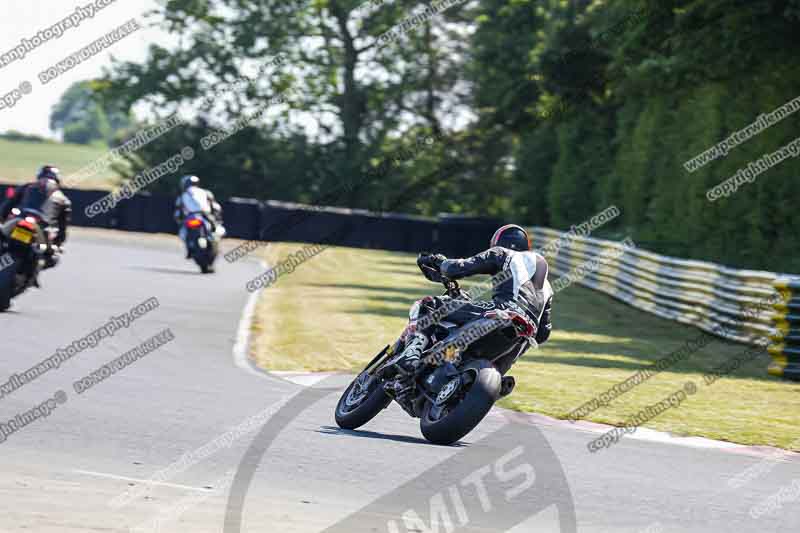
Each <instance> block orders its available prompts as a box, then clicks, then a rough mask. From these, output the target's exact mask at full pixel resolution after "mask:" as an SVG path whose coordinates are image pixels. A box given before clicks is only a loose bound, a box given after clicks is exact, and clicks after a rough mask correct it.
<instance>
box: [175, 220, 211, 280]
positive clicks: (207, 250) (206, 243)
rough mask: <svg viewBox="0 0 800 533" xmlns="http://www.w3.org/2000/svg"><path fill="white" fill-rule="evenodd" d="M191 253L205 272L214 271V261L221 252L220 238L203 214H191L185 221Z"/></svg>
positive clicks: (187, 241)
mask: <svg viewBox="0 0 800 533" xmlns="http://www.w3.org/2000/svg"><path fill="white" fill-rule="evenodd" d="M183 224H184V226H185V227H186V243H187V246H188V247H189V254H190V255H191V257H192V259H194V261H195V263H197V266H199V267H200V271H201V272H202V273H203V274H210V273H212V272H214V261H216V259H217V255H218V254H219V240H218V238H217V236H216V235H214V232H213V231H212V230H211V223H210V222H209V221H208V220H207V219H206V218H205V217H204V216H203V215H201V214H191V215H189V216H188V217H186V220H184V221H183Z"/></svg>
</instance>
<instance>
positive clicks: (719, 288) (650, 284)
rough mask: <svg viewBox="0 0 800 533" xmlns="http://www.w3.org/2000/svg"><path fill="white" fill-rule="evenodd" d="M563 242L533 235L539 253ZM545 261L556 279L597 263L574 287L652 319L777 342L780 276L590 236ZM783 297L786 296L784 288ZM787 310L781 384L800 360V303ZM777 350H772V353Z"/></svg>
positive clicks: (548, 234)
mask: <svg viewBox="0 0 800 533" xmlns="http://www.w3.org/2000/svg"><path fill="white" fill-rule="evenodd" d="M562 235H563V234H562V233H560V232H559V231H556V230H553V229H550V228H542V227H534V228H532V229H531V237H532V239H533V241H534V247H535V248H539V249H541V248H543V247H545V246H546V245H547V244H548V243H551V242H555V241H558V239H559V238H560V237H561V236H562ZM547 259H548V261H549V263H550V266H551V269H552V271H553V273H554V274H555V276H553V278H555V277H556V276H562V275H565V274H567V273H568V272H570V271H572V270H574V269H576V268H578V267H579V266H581V265H584V264H587V263H588V262H591V261H594V260H598V259H600V260H602V262H603V266H602V268H598V269H596V270H594V271H592V269H588V271H589V272H588V274H587V275H586V276H585V277H584V278H582V279H580V280H579V281H578V283H579V284H581V285H584V286H586V287H590V288H592V289H596V290H599V291H601V292H604V293H606V294H608V295H610V296H612V297H614V298H616V299H618V300H621V301H623V302H625V303H627V304H629V305H631V306H633V307H636V308H638V309H642V310H644V311H647V312H649V313H652V314H655V315H657V316H660V317H663V318H667V319H670V320H675V321H678V322H681V323H684V324H689V325H692V326H696V327H698V328H700V329H702V330H704V331H707V332H709V333H713V332H714V331H715V330H718V328H719V327H723V328H725V331H726V335H725V337H726V338H728V339H732V340H736V341H738V342H743V343H748V344H755V343H757V342H759V341H761V342H764V340H766V339H772V340H773V342H774V340H775V339H778V338H780V335H779V333H778V331H777V330H776V328H775V325H774V322H773V318H774V316H773V315H774V312H775V309H776V308H781V307H780V306H781V305H783V304H781V302H782V301H784V300H785V298H783V297H782V294H781V293H780V292H777V291H776V287H773V284H774V283H775V282H776V279H778V277H779V275H778V274H775V273H772V272H762V271H753V270H736V269H732V268H727V267H723V266H720V265H716V264H714V263H708V262H704V261H692V260H684V259H676V258H673V257H667V256H662V255H658V254H654V253H652V252H648V251H645V250H640V249H637V248H626V247H624V246H622V244H621V243H619V242H615V241H608V240H603V239H595V238H587V237H573V238H571V240H570V242H567V243H565V244H564V245H563V246H561V247H560V248H558V250H557V251H556V252H555V253H553V254H552V255H549V256H548V257H547ZM551 281H554V280H551ZM786 286H787V287H797V288H798V289H799V290H798V292H799V293H800V285H797V284H796V283H790V284H788V285H786ZM777 288H778V289H779V290H781V289H780V287H777ZM782 290H783V291H784V293H785V291H787V290H789V289H782ZM788 306H789V307H787V311H786V313H785V318H784V321H785V322H786V323H792V324H795V329H794V331H793V336H792V341H791V342H792V344H789V341H788V340H787V341H786V344H785V345H784V346H781V347H780V352H781V353H782V354H787V353H788V354H791V356H790V357H789V358H788V361H787V366H786V368H788V369H789V371H788V372H786V371H783V372H782V374H783V375H784V376H786V377H790V375H791V374H792V372H796V371H797V367H796V366H791V362H792V361H794V362H797V361H798V355H800V298H798V299H797V300H795V301H794V303H789V304H788ZM788 309H791V310H792V312H791V313H790V312H789V311H788ZM787 327H788V326H787ZM787 346H788V347H787ZM777 349H778V348H776V347H775V346H773V347H771V348H770V351H773V352H774V351H775V350H777Z"/></svg>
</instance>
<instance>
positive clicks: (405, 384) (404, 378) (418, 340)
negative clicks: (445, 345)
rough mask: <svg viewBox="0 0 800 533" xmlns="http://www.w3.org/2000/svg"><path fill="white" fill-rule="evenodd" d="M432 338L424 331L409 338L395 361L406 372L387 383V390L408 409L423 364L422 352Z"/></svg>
mask: <svg viewBox="0 0 800 533" xmlns="http://www.w3.org/2000/svg"><path fill="white" fill-rule="evenodd" d="M429 342H430V340H429V339H428V336H427V335H425V334H424V333H419V332H418V333H416V334H414V335H413V337H411V338H410V339H408V341H407V342H406V347H405V349H404V350H403V353H402V354H401V355H400V357H399V358H398V359H397V362H396V363H395V364H396V365H397V366H399V367H400V368H401V370H402V371H403V372H404V373H402V374H400V375H399V376H398V377H397V379H395V380H394V381H390V382H388V383H387V384H386V391H387V392H388V393H389V394H390V395H391V396H393V397H394V398H395V399H396V400H397V402H398V403H399V404H400V405H401V406H403V408H404V409H406V410H407V411H408V410H409V409H411V403H412V400H413V398H411V397H410V396H411V393H412V392H413V391H414V376H415V373H416V370H417V368H419V366H420V365H421V364H422V358H421V356H422V352H423V351H424V350H425V348H427V347H428V343H429Z"/></svg>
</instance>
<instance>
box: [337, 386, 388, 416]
mask: <svg viewBox="0 0 800 533" xmlns="http://www.w3.org/2000/svg"><path fill="white" fill-rule="evenodd" d="M357 381H358V378H356V379H354V380H353V382H352V383H350V386H348V387H347V388H346V389H345V391H344V393H343V394H342V397H341V398H339V403H337V404H336V424H337V425H338V426H339V427H340V428H342V429H356V428H358V427H361V426H363V425H364V424H366V423H367V422H369V421H370V420H372V419H373V418H375V416H376V415H377V414H378V413H380V412H381V411H383V410H384V409H386V407H388V406H389V404H390V403H391V401H392V399H391V398H390V397H389V396H388V395H387V394H386V393H385V392H384V391H383V387H382V382H381V380H379V379H377V378H374V377H373V378H370V381H369V382H368V384H367V389H368V390H369V392H368V393H367V396H366V397H365V398H364V399H363V400H361V402H360V403H358V405H357V406H355V407H354V406H349V405H348V404H347V400H348V397H349V396H350V392H351V391H352V390H353V388H354V387H355V386H356V382H357Z"/></svg>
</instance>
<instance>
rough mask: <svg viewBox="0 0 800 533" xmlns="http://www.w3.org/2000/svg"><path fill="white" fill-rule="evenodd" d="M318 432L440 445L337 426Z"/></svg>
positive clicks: (460, 444) (458, 446)
mask: <svg viewBox="0 0 800 533" xmlns="http://www.w3.org/2000/svg"><path fill="white" fill-rule="evenodd" d="M316 432H317V433H320V434H322V435H349V436H351V437H362V438H367V439H379V440H393V441H395V442H405V443H409V444H425V445H427V446H439V445H438V444H433V443H431V442H428V441H427V440H425V439H421V438H419V437H410V436H407V435H387V434H386V433H377V432H375V431H364V430H363V429H341V428H338V427H335V426H322V427H321V428H319V429H318V430H317V431H316ZM467 446H469V445H468V444H464V443H462V442H457V443H455V444H451V445H450V446H449V447H450V448H466V447H467Z"/></svg>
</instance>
